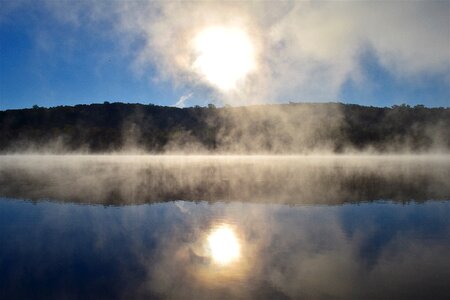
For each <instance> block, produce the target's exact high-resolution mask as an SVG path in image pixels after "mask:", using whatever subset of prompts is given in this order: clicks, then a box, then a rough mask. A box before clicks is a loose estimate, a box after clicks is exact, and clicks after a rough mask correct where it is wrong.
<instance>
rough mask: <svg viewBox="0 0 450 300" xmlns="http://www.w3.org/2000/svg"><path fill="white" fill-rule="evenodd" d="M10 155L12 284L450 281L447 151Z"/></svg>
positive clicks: (89, 293)
mask: <svg viewBox="0 0 450 300" xmlns="http://www.w3.org/2000/svg"><path fill="white" fill-rule="evenodd" d="M0 163H1V164H0V245H1V246H0V298H1V299H329V298H344V299H348V298H353V299H369V298H373V299H380V298H382V299H386V298H389V299H394V298H395V299H411V298H421V299H438V298H442V299H445V298H448V297H449V296H450V255H449V253H450V201H449V200H450V186H449V182H448V178H450V177H449V175H450V160H449V159H448V157H445V156H444V157H434V158H433V157H431V158H430V157H426V158H424V157H407V158H399V157H359V158H354V157H353V158H351V157H340V158H336V157H306V158H305V157H303V158H301V157H287V158H274V157H252V158H249V157H213V158H211V157H209V158H205V157H191V158H183V157H169V158H167V157H145V158H143V157H111V156H108V157H92V156H85V157H83V156H81V157H58V156H55V157H54V156H48V157H38V156H27V157H25V156H9V157H7V156H5V157H2V158H0Z"/></svg>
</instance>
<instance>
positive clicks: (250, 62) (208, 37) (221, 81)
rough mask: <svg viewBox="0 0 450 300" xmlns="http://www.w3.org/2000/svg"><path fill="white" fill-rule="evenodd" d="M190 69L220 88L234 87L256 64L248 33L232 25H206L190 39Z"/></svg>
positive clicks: (224, 89)
mask: <svg viewBox="0 0 450 300" xmlns="http://www.w3.org/2000/svg"><path fill="white" fill-rule="evenodd" d="M193 45H194V53H195V59H194V62H193V65H192V67H193V69H194V70H195V71H196V72H197V73H198V74H200V76H202V77H203V78H204V79H206V80H207V81H208V82H209V83H211V84H212V85H214V86H216V87H217V88H219V89H220V90H222V91H229V90H233V89H235V88H236V87H237V85H238V83H239V82H240V81H242V80H243V79H245V77H246V76H247V75H248V74H249V73H250V72H252V71H253V70H254V69H255V67H256V62H255V49H254V45H253V44H252V42H251V39H250V37H249V36H248V34H247V33H246V32H245V31H243V30H242V29H239V28H234V27H208V28H206V29H203V30H202V31H200V32H199V33H198V34H197V35H196V36H195V38H194V40H193Z"/></svg>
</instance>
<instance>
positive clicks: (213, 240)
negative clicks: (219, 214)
mask: <svg viewBox="0 0 450 300" xmlns="http://www.w3.org/2000/svg"><path fill="white" fill-rule="evenodd" d="M207 240H208V246H209V249H210V251H211V257H212V259H213V260H214V262H216V263H218V264H220V265H227V264H229V263H231V262H234V261H236V260H237V259H238V258H239V257H240V252H241V249H240V248H241V247H240V244H239V241H238V239H237V237H236V234H235V233H234V231H233V229H232V228H230V227H229V226H227V225H221V226H220V227H217V228H215V229H214V230H213V231H212V232H211V233H210V234H209V235H208V238H207Z"/></svg>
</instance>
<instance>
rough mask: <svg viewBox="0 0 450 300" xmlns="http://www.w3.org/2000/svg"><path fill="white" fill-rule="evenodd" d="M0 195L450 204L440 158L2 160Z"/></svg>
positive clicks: (448, 172) (445, 163)
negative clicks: (439, 200) (447, 202)
mask: <svg viewBox="0 0 450 300" xmlns="http://www.w3.org/2000/svg"><path fill="white" fill-rule="evenodd" d="M1 160H2V166H1V167H0V195H2V196H8V197H18V198H28V199H32V200H39V199H54V200H58V201H73V202H80V203H99V204H117V205H120V204H130V203H146V202H163V201H170V200H176V199H182V200H207V201H212V202H214V201H246V202H248V201H250V202H260V203H289V204H341V203H349V202H364V201H372V200H379V199H386V200H387V199H388V200H393V201H399V202H408V201H425V200H428V199H442V200H448V199H450V185H449V184H448V182H447V178H449V177H450V159H449V158H448V157H447V156H442V157H437V158H436V157H434V158H433V157H429V158H426V157H425V158H424V157H407V158H405V157H397V158H395V157H370V156H368V157H326V156H325V157H307V156H306V157H270V156H269V157H263V156H260V157H245V156H244V157H226V156H225V157H195V156H194V157H177V156H174V157H158V156H142V157H139V156H137V157H127V156H103V157H102V156H97V157H95V156H94V157H93V156H77V157H70V156H48V157H42V156H41V157H39V156H36V157H33V156H29V157H27V156H10V157H8V156H6V157H2V158H1Z"/></svg>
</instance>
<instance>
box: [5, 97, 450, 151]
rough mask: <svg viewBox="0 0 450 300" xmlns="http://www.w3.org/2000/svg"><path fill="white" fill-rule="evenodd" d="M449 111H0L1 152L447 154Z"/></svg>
mask: <svg viewBox="0 0 450 300" xmlns="http://www.w3.org/2000/svg"><path fill="white" fill-rule="evenodd" d="M449 128H450V109H449V108H427V107H424V106H422V105H418V106H414V107H411V106H408V105H400V106H393V107H383V108H380V107H366V106H360V105H353V104H341V103H315V104H307V103H289V104H267V105H255V106H245V107H222V108H216V107H215V106H214V105H208V107H199V106H196V107H189V108H177V107H167V106H157V105H151V104H150V105H144V104H125V103H108V102H105V103H103V104H90V105H76V106H58V107H53V108H43V107H37V106H34V107H33V108H30V109H18V110H6V111H0V130H1V133H0V151H2V152H3V153H6V152H20V151H33V150H36V151H44V150H46V149H47V150H49V151H55V152H64V151H86V152H109V151H126V150H127V149H140V150H142V151H148V152H153V153H161V152H164V151H193V152H195V151H208V152H243V153H254V152H256V153H307V152H312V151H331V152H337V153H339V152H344V151H347V150H352V151H360V150H374V151H380V152H391V151H392V152H400V151H412V152H424V151H431V150H435V149H436V150H439V151H448V150H450V132H449V131H450V130H449Z"/></svg>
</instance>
